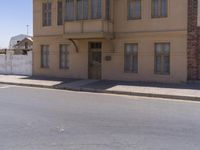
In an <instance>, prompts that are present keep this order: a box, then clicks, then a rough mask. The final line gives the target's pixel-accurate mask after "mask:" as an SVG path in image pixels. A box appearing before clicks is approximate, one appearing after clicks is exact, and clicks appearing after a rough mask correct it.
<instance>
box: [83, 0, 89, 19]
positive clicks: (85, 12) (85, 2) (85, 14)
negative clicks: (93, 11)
mask: <svg viewBox="0 0 200 150" xmlns="http://www.w3.org/2000/svg"><path fill="white" fill-rule="evenodd" d="M88 9H89V2H88V0H83V19H88Z"/></svg>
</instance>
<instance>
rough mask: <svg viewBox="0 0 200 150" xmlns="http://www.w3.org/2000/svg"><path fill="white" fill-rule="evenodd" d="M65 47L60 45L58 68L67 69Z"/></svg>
mask: <svg viewBox="0 0 200 150" xmlns="http://www.w3.org/2000/svg"><path fill="white" fill-rule="evenodd" d="M67 47H68V46H67V45H65V44H62V45H60V68H61V69H67V68H68V56H69V54H68V49H67Z"/></svg>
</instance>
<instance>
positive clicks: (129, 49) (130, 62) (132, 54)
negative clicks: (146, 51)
mask: <svg viewBox="0 0 200 150" xmlns="http://www.w3.org/2000/svg"><path fill="white" fill-rule="evenodd" d="M124 55H125V57H124V59H125V60H124V70H125V71H127V72H137V71H138V46H137V44H126V45H125V54H124Z"/></svg>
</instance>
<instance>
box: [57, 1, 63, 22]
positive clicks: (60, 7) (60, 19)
mask: <svg viewBox="0 0 200 150" xmlns="http://www.w3.org/2000/svg"><path fill="white" fill-rule="evenodd" d="M57 24H58V25H62V24H63V2H62V0H58V2H57Z"/></svg>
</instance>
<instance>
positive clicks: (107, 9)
mask: <svg viewBox="0 0 200 150" xmlns="http://www.w3.org/2000/svg"><path fill="white" fill-rule="evenodd" d="M106 19H108V20H109V19H110V0H106Z"/></svg>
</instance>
